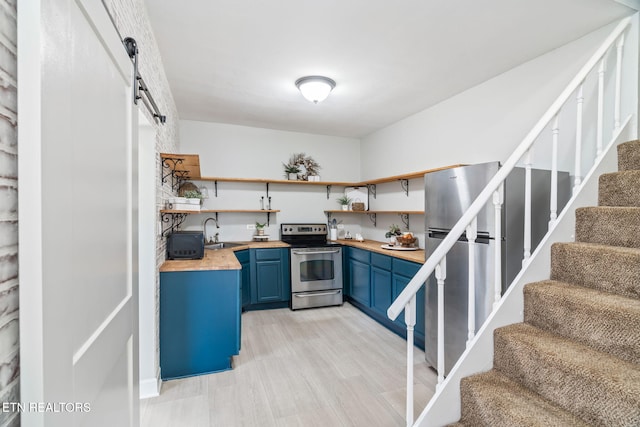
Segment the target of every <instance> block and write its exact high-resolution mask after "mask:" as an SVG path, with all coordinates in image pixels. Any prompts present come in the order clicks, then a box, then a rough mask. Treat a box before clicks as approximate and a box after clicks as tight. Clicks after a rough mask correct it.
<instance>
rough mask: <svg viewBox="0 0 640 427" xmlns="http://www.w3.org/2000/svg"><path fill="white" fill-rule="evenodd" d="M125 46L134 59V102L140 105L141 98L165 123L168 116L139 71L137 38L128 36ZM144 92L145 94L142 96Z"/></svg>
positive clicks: (157, 118) (156, 118)
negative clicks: (150, 91) (159, 105)
mask: <svg viewBox="0 0 640 427" xmlns="http://www.w3.org/2000/svg"><path fill="white" fill-rule="evenodd" d="M124 47H125V48H126V49H127V53H128V54H129V58H131V59H133V72H134V76H135V82H134V84H133V102H134V104H136V105H138V100H139V99H141V100H142V103H143V104H144V106H145V107H147V110H149V112H150V113H151V114H152V115H153V118H154V119H155V120H156V122H160V123H162V124H164V123H165V122H166V121H167V116H165V115H162V114H160V110H159V109H158V105H157V104H156V102H155V101H154V100H153V97H152V96H151V93H149V88H148V87H147V84H146V83H145V82H144V80H143V79H142V76H141V75H140V72H139V71H138V44H137V43H136V41H135V39H133V38H131V37H127V38H125V39H124ZM142 94H144V96H142Z"/></svg>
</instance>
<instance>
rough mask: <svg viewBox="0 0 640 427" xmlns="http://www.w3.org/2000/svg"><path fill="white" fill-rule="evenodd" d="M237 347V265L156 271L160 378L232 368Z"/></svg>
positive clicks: (238, 322) (238, 309)
mask: <svg viewBox="0 0 640 427" xmlns="http://www.w3.org/2000/svg"><path fill="white" fill-rule="evenodd" d="M239 350H240V270H216V271H184V272H168V273H160V368H161V375H162V378H163V379H171V378H180V377H186V376H191V375H198V374H205V373H209V372H216V371H222V370H227V369H231V357H232V356H233V355H235V354H238V352H239Z"/></svg>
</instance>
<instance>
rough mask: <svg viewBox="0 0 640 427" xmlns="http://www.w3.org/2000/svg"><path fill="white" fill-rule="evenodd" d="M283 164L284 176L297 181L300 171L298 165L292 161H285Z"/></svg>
mask: <svg viewBox="0 0 640 427" xmlns="http://www.w3.org/2000/svg"><path fill="white" fill-rule="evenodd" d="M283 165H284V176H285V177H286V178H287V179H289V180H290V181H297V180H298V174H299V173H300V168H299V167H298V166H296V165H292V164H291V163H289V164H286V163H283Z"/></svg>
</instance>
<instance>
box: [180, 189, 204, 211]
mask: <svg viewBox="0 0 640 427" xmlns="http://www.w3.org/2000/svg"><path fill="white" fill-rule="evenodd" d="M182 197H184V198H186V199H187V200H186V204H187V205H194V206H197V210H200V205H201V204H202V199H204V197H203V196H202V193H200V191H198V190H189V191H185V192H184V193H183V194H182ZM194 209H195V208H194Z"/></svg>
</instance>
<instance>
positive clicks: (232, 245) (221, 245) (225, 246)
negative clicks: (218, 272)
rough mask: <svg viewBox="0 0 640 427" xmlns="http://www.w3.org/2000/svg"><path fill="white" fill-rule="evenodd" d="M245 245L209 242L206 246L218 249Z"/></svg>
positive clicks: (206, 247)
mask: <svg viewBox="0 0 640 427" xmlns="http://www.w3.org/2000/svg"><path fill="white" fill-rule="evenodd" d="M243 245H244V243H231V242H218V243H208V244H206V245H204V248H205V249H213V250H217V249H229V248H236V247H238V246H243Z"/></svg>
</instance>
